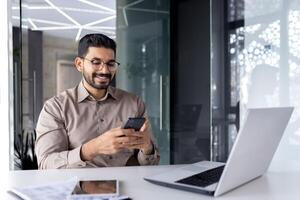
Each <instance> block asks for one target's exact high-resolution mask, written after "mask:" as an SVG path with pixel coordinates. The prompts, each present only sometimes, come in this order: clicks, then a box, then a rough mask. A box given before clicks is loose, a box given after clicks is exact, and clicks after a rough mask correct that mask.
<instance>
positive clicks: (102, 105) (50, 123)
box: [35, 82, 160, 169]
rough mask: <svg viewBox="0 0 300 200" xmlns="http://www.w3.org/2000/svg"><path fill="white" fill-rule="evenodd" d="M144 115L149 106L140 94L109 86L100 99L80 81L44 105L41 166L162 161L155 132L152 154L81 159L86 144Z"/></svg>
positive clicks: (39, 127)
mask: <svg viewBox="0 0 300 200" xmlns="http://www.w3.org/2000/svg"><path fill="white" fill-rule="evenodd" d="M141 116H144V117H146V109H145V104H144V103H143V101H142V100H141V99H140V98H139V97H137V96H135V95H133V94H130V93H128V92H126V91H123V90H120V89H117V88H114V87H111V86H109V87H108V90H107V95H106V97H105V98H104V99H102V100H101V101H97V100H95V99H94V98H93V97H92V96H91V95H90V94H89V93H88V91H87V90H86V89H85V88H84V86H83V84H82V82H81V83H79V85H78V86H77V87H75V88H72V89H68V90H66V91H64V92H62V93H61V94H59V95H58V96H55V97H53V98H51V99H49V100H48V101H46V102H45V104H44V107H43V109H42V111H41V113H40V116H39V120H38V123H37V127H36V132H37V140H36V147H35V150H36V155H37V159H38V166H39V169H48V168H81V167H108V166H125V165H126V164H128V160H129V159H130V160H131V161H132V159H135V160H136V163H137V164H140V165H154V164H158V163H159V158H160V157H159V153H158V149H157V146H156V145H155V144H156V143H155V139H154V137H153V134H152V132H151V136H152V142H153V144H154V152H153V154H151V155H145V154H143V153H142V151H133V150H128V149H125V150H123V151H121V152H119V153H116V154H112V155H98V156H96V157H95V158H94V159H93V160H92V161H87V162H84V161H82V160H81V158H80V149H81V146H82V144H84V143H85V142H87V141H89V140H91V139H93V138H95V137H97V136H99V135H101V134H103V133H105V132H106V131H108V130H110V129H112V128H116V127H119V126H122V125H124V124H125V122H126V121H127V119H128V117H141Z"/></svg>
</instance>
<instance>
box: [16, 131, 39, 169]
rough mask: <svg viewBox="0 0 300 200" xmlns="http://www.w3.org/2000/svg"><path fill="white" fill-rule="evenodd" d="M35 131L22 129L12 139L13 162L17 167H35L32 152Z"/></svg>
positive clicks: (35, 161) (35, 163) (35, 160)
mask: <svg viewBox="0 0 300 200" xmlns="http://www.w3.org/2000/svg"><path fill="white" fill-rule="evenodd" d="M35 139H36V132H35V130H33V131H30V132H26V131H24V130H23V131H22V133H19V134H17V135H16V137H15V141H14V150H15V152H14V155H15V159H14V163H15V166H16V167H17V168H18V169H23V170H29V169H37V168H38V166H37V158H36V155H35V153H34V147H35Z"/></svg>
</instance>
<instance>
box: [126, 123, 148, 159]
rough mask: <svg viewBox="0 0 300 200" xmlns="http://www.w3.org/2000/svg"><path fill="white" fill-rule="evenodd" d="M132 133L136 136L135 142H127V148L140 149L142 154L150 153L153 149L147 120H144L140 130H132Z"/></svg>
mask: <svg viewBox="0 0 300 200" xmlns="http://www.w3.org/2000/svg"><path fill="white" fill-rule="evenodd" d="M134 135H136V136H137V137H138V140H137V142H136V143H135V144H134V143H131V144H128V148H130V149H140V150H142V152H143V153H144V154H146V155H147V154H151V153H152V151H153V144H152V140H151V135H150V125H149V121H148V120H146V122H145V123H144V125H143V126H142V128H141V130H140V131H138V132H134Z"/></svg>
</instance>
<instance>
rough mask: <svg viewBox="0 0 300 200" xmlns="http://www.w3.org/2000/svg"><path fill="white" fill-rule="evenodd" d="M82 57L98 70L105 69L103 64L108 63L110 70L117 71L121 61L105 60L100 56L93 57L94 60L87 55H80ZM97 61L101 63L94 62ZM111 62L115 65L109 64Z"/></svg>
mask: <svg viewBox="0 0 300 200" xmlns="http://www.w3.org/2000/svg"><path fill="white" fill-rule="evenodd" d="M80 58H81V59H84V60H87V61H89V62H90V63H91V64H92V66H93V67H94V68H95V69H97V70H101V69H103V66H104V65H106V66H107V68H108V70H109V71H116V70H117V69H118V67H119V66H120V63H119V62H117V61H115V60H111V61H108V62H104V61H103V60H101V59H99V58H97V59H92V60H90V59H88V58H85V57H80ZM95 61H97V62H99V63H94V62H95ZM111 62H113V63H114V66H111V65H109V63H111ZM112 68H113V70H112Z"/></svg>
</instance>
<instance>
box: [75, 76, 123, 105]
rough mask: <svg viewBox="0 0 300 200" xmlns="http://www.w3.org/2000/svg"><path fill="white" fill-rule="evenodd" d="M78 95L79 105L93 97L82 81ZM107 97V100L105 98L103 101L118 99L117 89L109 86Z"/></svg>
mask: <svg viewBox="0 0 300 200" xmlns="http://www.w3.org/2000/svg"><path fill="white" fill-rule="evenodd" d="M77 94H78V100H77V102H78V103H80V102H82V101H83V100H85V99H86V98H88V97H92V96H91V95H90V94H89V92H88V91H87V90H86V89H85V87H84V86H83V82H82V81H80V83H79V85H78V88H77ZM105 96H106V98H103V100H105V99H107V98H109V97H112V98H113V99H115V100H117V99H118V98H117V94H116V90H115V88H114V87H111V86H108V89H107V94H106V95H105ZM92 99H94V98H93V97H92Z"/></svg>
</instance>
